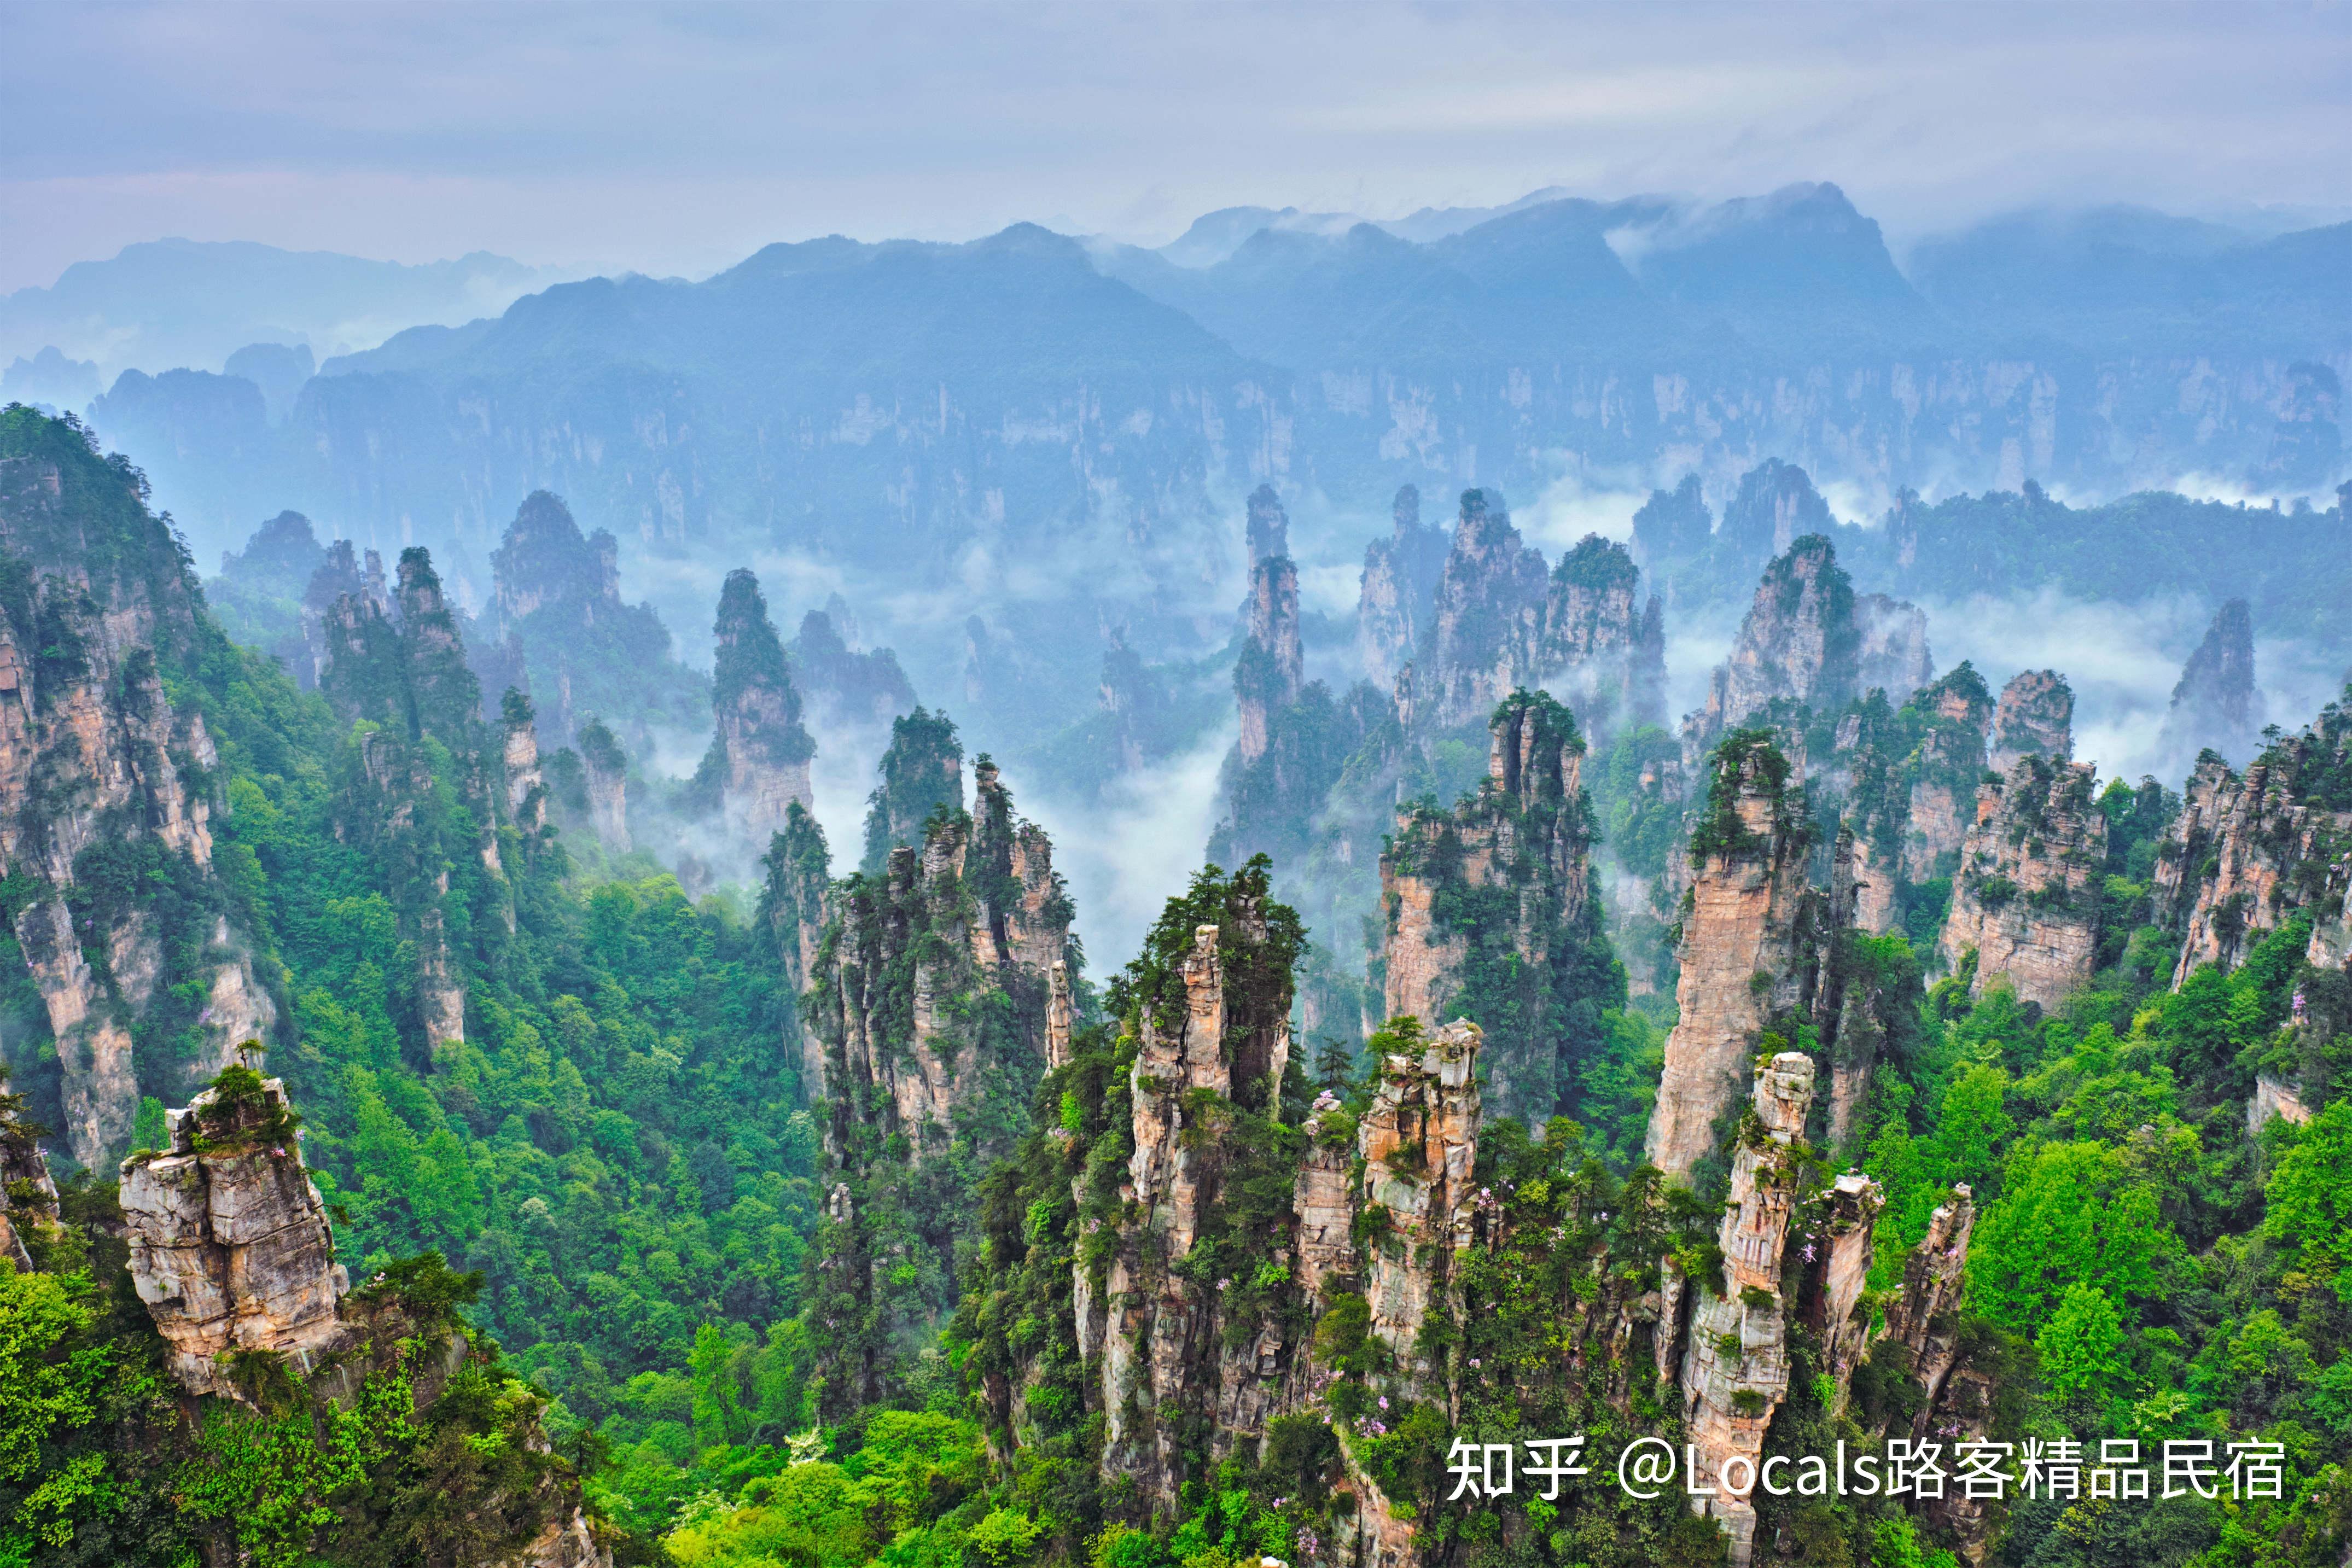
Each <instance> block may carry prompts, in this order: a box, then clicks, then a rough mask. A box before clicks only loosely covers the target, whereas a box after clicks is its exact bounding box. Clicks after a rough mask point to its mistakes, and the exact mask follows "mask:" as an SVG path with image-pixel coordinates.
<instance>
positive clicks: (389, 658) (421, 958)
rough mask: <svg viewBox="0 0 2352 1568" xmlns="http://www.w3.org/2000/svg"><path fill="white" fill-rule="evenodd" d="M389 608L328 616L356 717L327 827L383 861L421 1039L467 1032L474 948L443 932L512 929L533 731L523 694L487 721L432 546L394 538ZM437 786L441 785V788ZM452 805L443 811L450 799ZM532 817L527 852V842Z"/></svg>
mask: <svg viewBox="0 0 2352 1568" xmlns="http://www.w3.org/2000/svg"><path fill="white" fill-rule="evenodd" d="M399 580H400V589H399V594H398V598H397V600H396V601H395V609H396V610H397V611H398V619H397V621H396V622H395V621H394V619H393V618H392V617H390V616H388V615H387V614H386V613H385V612H384V611H383V607H382V606H381V605H380V604H378V603H377V602H376V601H375V600H374V599H373V598H371V597H369V596H367V595H364V594H346V595H344V596H343V597H342V598H341V599H339V600H337V601H335V603H334V604H333V606H331V608H330V609H329V611H328V612H327V615H326V617H325V620H324V622H323V626H324V628H325V634H326V640H327V644H328V649H329V653H328V661H327V666H326V669H325V671H324V673H323V674H321V676H320V691H321V692H322V693H323V694H325V695H326V696H327V698H328V700H329V701H330V702H331V703H332V704H334V706H335V707H336V710H337V712H338V713H339V714H340V715H341V716H342V717H343V718H344V720H345V721H346V722H351V721H363V722H359V723H354V724H353V727H352V735H351V737H349V738H348V740H347V741H346V743H345V746H344V749H343V751H342V753H341V756H340V757H339V758H337V761H336V775H335V784H336V789H337V792H338V799H337V802H336V808H335V812H334V831H335V835H336V837H337V838H339V839H341V840H342V841H344V842H346V843H350V844H353V845H357V846H360V847H362V848H364V849H366V850H367V851H368V852H370V853H371V854H372V855H373V856H374V857H375V859H376V862H377V863H378V864H380V865H381V866H382V867H383V869H384V871H385V872H386V873H387V877H388V882H389V887H388V892H389V893H390V895H391V898H392V903H393V906H394V910H395V911H396V915H397V920H398V925H399V930H400V933H401V936H403V938H404V939H405V940H406V941H407V942H408V943H410V944H411V945H412V946H413V947H414V949H415V955H416V968H415V975H414V994H415V1016H414V1019H413V1020H412V1025H411V1027H413V1028H414V1029H415V1030H416V1031H417V1032H418V1034H420V1035H421V1036H422V1039H423V1040H424V1042H425V1046H426V1048H427V1049H430V1048H432V1047H435V1046H438V1045H441V1044H444V1043H446V1042H449V1041H453V1040H464V1039H465V1038H466V998H467V989H466V985H467V970H468V965H469V963H470V962H471V961H472V960H473V959H474V957H475V956H477V955H476V954H474V953H460V952H457V951H456V950H455V949H454V948H453V946H452V944H451V942H450V939H449V936H448V933H449V930H450V928H451V925H452V922H451V919H450V917H451V915H457V914H460V913H462V915H463V916H464V918H463V919H462V920H461V921H460V922H458V923H457V928H458V929H460V930H465V929H468V928H472V929H475V930H476V931H477V934H478V935H479V927H480V924H481V922H483V921H485V920H488V921H489V922H492V923H494V924H495V925H496V926H497V927H498V928H499V929H500V930H503V931H506V932H511V931H512V930H513V929H514V894H513V889H512V886H511V884H510V883H509V880H508V876H507V867H506V865H505V863H504V860H503V855H502V852H501V851H500V849H499V832H500V830H501V828H503V827H505V826H507V825H509V824H510V823H511V824H513V825H516V826H518V827H521V826H523V822H522V821H520V820H519V819H518V818H517V816H516V815H515V813H516V811H518V810H543V802H544V800H545V793H544V789H543V782H544V781H543V779H540V780H539V781H538V783H536V784H534V782H533V779H534V776H535V775H536V774H537V762H538V741H537V736H536V730H535V727H534V724H533V718H532V715H531V713H530V705H529V704H528V702H527V701H525V700H524V699H522V697H521V696H520V693H514V694H512V695H513V697H514V701H513V703H512V704H502V705H501V707H502V714H503V722H502V724H501V726H500V727H499V728H498V729H496V730H494V729H493V728H492V727H490V726H489V725H488V724H487V723H485V722H484V721H483V719H482V716H481V711H482V700H481V691H480V687H479V686H478V685H477V683H476V679H475V676H474V674H473V671H472V670H471V668H470V667H469V666H468V665H467V662H466V650H465V644H464V640H463V638H462V636H461V635H460V633H459V632H458V629H457V622H456V619H455V617H454V616H453V615H452V614H451V613H450V612H449V609H448V606H447V604H446V601H445V600H444V598H443V596H442V592H441V583H440V580H439V578H438V577H437V576H436V574H435V572H434V570H433V564H432V560H431V559H430V558H429V557H428V556H427V555H426V554H425V551H423V550H421V549H411V550H406V551H404V552H403V553H402V555H401V559H400V570H399ZM445 786H446V790H445V788H444V787H445ZM453 798H454V804H455V805H456V806H457V808H458V809H457V810H452V809H451V807H452V803H453ZM538 843H539V835H538V833H537V831H536V827H535V826H534V827H532V828H531V829H530V831H528V832H527V833H526V834H525V836H524V838H523V840H522V848H523V852H524V853H526V854H530V853H534V852H537V846H538Z"/></svg>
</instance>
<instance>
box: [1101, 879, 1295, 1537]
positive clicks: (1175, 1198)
mask: <svg viewBox="0 0 2352 1568" xmlns="http://www.w3.org/2000/svg"><path fill="white" fill-rule="evenodd" d="M1262 899H1263V894H1262V892H1260V893H1257V894H1250V893H1244V894H1241V895H1240V897H1239V898H1238V899H1237V900H1236V901H1235V904H1234V909H1233V913H1234V915H1238V918H1236V919H1234V920H1233V921H1232V922H1231V923H1230V925H1201V926H1198V927H1196V928H1195V929H1194V930H1193V932H1192V941H1191V944H1190V946H1189V947H1188V948H1187V949H1186V950H1185V951H1184V952H1183V954H1182V955H1181V959H1180V960H1179V961H1178V962H1177V963H1176V964H1175V965H1174V973H1173V975H1172V976H1171V977H1170V978H1171V980H1172V981H1173V982H1174V984H1173V985H1171V986H1155V987H1153V988H1152V989H1151V992H1150V995H1149V996H1148V998H1147V999H1146V1000H1145V1001H1144V1002H1143V1004H1142V1006H1141V1007H1140V1009H1139V1017H1138V1019H1137V1020H1136V1021H1137V1027H1138V1030H1139V1036H1138V1039H1137V1046H1136V1057H1135V1062H1134V1066H1133V1068H1132V1069H1131V1070H1130V1072H1129V1100H1130V1105H1131V1119H1132V1135H1133V1153H1132V1154H1131V1155H1129V1160H1128V1165H1127V1178H1128V1179H1127V1181H1126V1182H1125V1184H1123V1186H1121V1188H1120V1196H1121V1197H1122V1198H1123V1199H1124V1200H1126V1210H1125V1212H1126V1213H1127V1214H1128V1215H1129V1216H1130V1217H1132V1218H1128V1219H1126V1220H1124V1221H1122V1222H1121V1223H1120V1224H1119V1226H1118V1232H1117V1237H1116V1240H1115V1242H1114V1245H1113V1249H1112V1251H1111V1254H1110V1258H1109V1262H1108V1270H1107V1272H1106V1274H1105V1276H1104V1289H1103V1292H1102V1296H1101V1300H1102V1301H1103V1302H1104V1303H1105V1307H1104V1312H1105V1315H1104V1317H1103V1321H1102V1324H1101V1331H1100V1340H1099V1343H1100V1345H1101V1355H1100V1367H1099V1372H1100V1381H1099V1383H1098V1385H1097V1387H1098V1388H1099V1390H1100V1394H1099V1398H1100V1401H1101V1408H1102V1410H1103V1413H1104V1427H1103V1448H1102V1469H1103V1473H1104V1475H1105V1476H1106V1477H1107V1478H1116V1477H1124V1478H1127V1479H1129V1482H1131V1484H1132V1485H1133V1487H1134V1489H1135V1495H1136V1496H1137V1498H1138V1500H1139V1501H1140V1502H1141V1503H1142V1505H1143V1506H1144V1507H1145V1508H1147V1509H1148V1510H1149V1511H1150V1512H1151V1513H1153V1514H1155V1515H1160V1516H1169V1515H1172V1514H1174V1513H1175V1511H1176V1510H1177V1508H1178V1506H1179V1504H1180V1501H1181V1497H1182V1492H1183V1487H1184V1484H1185V1482H1186V1481H1187V1480H1188V1479H1193V1478H1192V1477H1191V1476H1189V1475H1188V1473H1187V1464H1186V1452H1185V1450H1186V1448H1187V1447H1188V1441H1189V1440H1192V1439H1191V1438H1190V1433H1191V1432H1192V1431H1193V1430H1204V1431H1205V1432H1206V1433H1207V1435H1208V1439H1209V1441H1208V1449H1209V1458H1211V1460H1212V1461H1213V1460H1215V1459H1217V1458H1223V1456H1224V1455H1226V1454H1228V1453H1230V1452H1231V1451H1232V1450H1233V1448H1234V1445H1235V1444H1236V1443H1238V1442H1241V1441H1243V1440H1245V1439H1246V1440H1252V1441H1254V1440H1255V1439H1256V1438H1258V1437H1262V1436H1263V1435H1264V1433H1265V1424H1266V1422H1267V1421H1268V1420H1269V1419H1270V1418H1271V1417H1272V1416H1274V1415H1276V1414H1277V1413H1278V1412H1279V1410H1280V1409H1281V1404H1280V1401H1281V1398H1282V1395H1283V1389H1284V1386H1285V1374H1286V1368H1287V1365H1288V1363H1289V1360H1290V1352H1291V1350H1292V1346H1291V1345H1290V1344H1289V1343H1288V1341H1287V1339H1286V1334H1285V1332H1284V1324H1283V1320H1282V1319H1281V1317H1280V1316H1278V1315H1271V1316H1267V1317H1265V1318H1262V1319H1239V1318H1237V1319H1236V1320H1235V1321H1234V1322H1230V1323H1229V1322H1227V1321H1226V1317H1225V1312H1224V1310H1223V1308H1224V1301H1223V1293H1224V1291H1225V1289H1226V1288H1228V1287H1230V1285H1231V1284H1232V1281H1231V1280H1226V1281H1223V1282H1222V1283H1221V1284H1216V1285H1212V1284H1209V1283H1206V1282H1204V1281H1199V1280H1196V1279H1193V1278H1192V1277H1191V1275H1190V1273H1189V1272H1188V1271H1186V1270H1183V1269H1182V1268H1181V1265H1182V1264H1183V1262H1184V1260H1186V1259H1187V1258H1188V1257H1189V1256H1190V1255H1191V1253H1192V1249H1193V1246H1194V1244H1195V1243H1196V1242H1197V1241H1198V1240H1199V1239H1200V1236H1201V1233H1202V1226H1203V1225H1204V1224H1205V1223H1206V1222H1207V1221H1208V1220H1209V1219H1210V1218H1211V1217H1212V1216H1213V1215H1214V1214H1215V1212H1216V1205H1217V1202H1218V1197H1219V1194H1220V1190H1221V1184H1222V1182H1223V1179H1224V1177H1225V1176H1226V1174H1227V1170H1228V1167H1229V1166H1230V1165H1231V1164H1232V1163H1233V1161H1234V1159H1235V1158H1236V1157H1237V1151H1236V1150H1234V1148H1232V1147H1230V1146H1229V1145H1228V1142H1227V1139H1228V1137H1229V1136H1230V1135H1231V1128H1232V1125H1233V1118H1234V1108H1235V1107H1242V1108H1245V1109H1248V1110H1252V1111H1256V1112H1261V1113H1262V1112H1264V1111H1265V1110H1266V1109H1269V1108H1271V1107H1272V1106H1273V1105H1274V1104H1276V1103H1278V1100H1279V1097H1280V1093H1281V1081H1282V1073H1283V1071H1284V1066H1285V1063H1286V1059H1287V1057H1288V1054H1289V1045H1290V1040H1289V1021H1288V1020H1289V1015H1290V1008H1291V1003H1292V1000H1293V996H1292V986H1291V980H1290V974H1289V964H1288V962H1287V960H1286V959H1283V960H1282V961H1279V962H1276V963H1275V964H1272V965H1269V964H1267V963H1266V962H1265V954H1266V952H1267V950H1268V948H1269V944H1270V939H1271V936H1272V933H1271V932H1270V931H1269V929H1268V928H1267V926H1266V925H1265V921H1264V920H1263V918H1262V916H1261V915H1260V914H1259V911H1260V909H1261V908H1262V906H1263V905H1262ZM1274 1256H1275V1260H1276V1261H1286V1260H1287V1251H1286V1249H1282V1250H1277V1251H1276V1253H1275V1255H1274ZM1078 1267H1079V1269H1080V1270H1081V1271H1082V1272H1083V1271H1084V1270H1085V1265H1084V1264H1083V1263H1081V1264H1079V1265H1078ZM1080 1283H1081V1286H1082V1289H1083V1288H1084V1281H1081V1282H1080ZM1082 1332H1084V1331H1082Z"/></svg>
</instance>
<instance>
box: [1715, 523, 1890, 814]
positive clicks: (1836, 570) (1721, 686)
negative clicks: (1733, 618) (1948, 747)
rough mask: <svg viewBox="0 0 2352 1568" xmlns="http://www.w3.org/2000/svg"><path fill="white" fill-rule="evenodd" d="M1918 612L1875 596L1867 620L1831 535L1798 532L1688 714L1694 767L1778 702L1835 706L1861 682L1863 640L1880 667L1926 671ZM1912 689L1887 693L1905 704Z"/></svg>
mask: <svg viewBox="0 0 2352 1568" xmlns="http://www.w3.org/2000/svg"><path fill="white" fill-rule="evenodd" d="M1917 616H1918V612H1916V611H1915V610H1913V609H1912V608H1911V606H1909V605H1907V604H1901V603H1898V602H1896V601H1892V600H1880V599H1875V598H1874V600H1873V601H1872V603H1871V608H1870V610H1869V613H1868V616H1867V619H1865V617H1864V613H1863V612H1862V611H1861V610H1860V609H1858V608H1857V601H1856V600H1855V597H1854V591H1853V582H1852V580H1849V579H1848V578H1847V576H1846V574H1845V570H1844V569H1843V567H1841V566H1839V565H1838V563H1837V551H1836V549H1834V548H1833V547H1832V545H1831V543H1830V541H1829V539H1828V538H1826V537H1825V536H1823V535H1821V534H1807V535H1805V536H1803V537H1802V538H1799V539H1797V540H1796V541H1795V542H1793V543H1792V544H1790V546H1789V547H1788V549H1787V551H1786V553H1784V554H1781V555H1779V556H1776V557H1774V559H1772V561H1771V563H1770V564H1769V566H1767V567H1766V568H1765V569H1764V576H1763V580H1761V581H1760V582H1759V584H1758V585H1757V589H1756V598H1755V601H1753V602H1752V603H1751V604H1750V605H1749V606H1748V614H1747V616H1746V618H1745V619H1743V620H1742V621H1741V622H1740V623H1739V636H1738V640H1737V641H1735V642H1734V643H1732V646H1731V656H1730V657H1729V658H1728V659H1727V660H1726V661H1725V662H1724V663H1723V664H1720V665H1718V666H1717V669H1716V671H1715V673H1714V675H1713V676H1712V678H1711V679H1710V681H1709V683H1708V686H1707V695H1706V702H1705V704H1704V705H1702V706H1700V707H1699V708H1698V709H1697V710H1696V711H1695V712H1693V713H1691V714H1690V715H1688V716H1685V718H1684V720H1683V754H1684V762H1685V766H1686V767H1690V768H1693V769H1694V770H1696V767H1697V764H1698V760H1699V758H1701V757H1703V756H1704V755H1705V753H1706V750H1707V748H1708V747H1712V746H1713V745H1714V744H1715V742H1716V740H1717V738H1718V737H1721V736H1723V735H1724V734H1726V733H1727V732H1728V731H1730V730H1733V729H1737V728H1738V727H1740V726H1741V725H1743V724H1745V723H1747V722H1748V720H1750V719H1752V718H1754V717H1756V716H1758V715H1759V714H1762V713H1764V712H1765V711H1766V710H1767V709H1769V708H1770V707H1772V706H1773V705H1775V704H1776V703H1782V702H1789V703H1798V704H1802V705H1803V706H1807V707H1810V708H1812V709H1814V710H1815V711H1817V712H1830V711H1833V710H1835V709H1836V708H1838V707H1839V706H1842V705H1843V704H1844V703H1845V702H1846V701H1847V700H1848V699H1850V698H1852V697H1853V696H1854V695H1857V694H1858V693H1859V692H1860V691H1862V690H1863V689H1864V685H1863V675H1864V650H1865V646H1867V647H1868V649H1869V651H1870V657H1871V664H1870V669H1871V673H1872V674H1874V675H1878V676H1887V677H1890V678H1892V679H1894V680H1895V681H1896V683H1897V684H1901V683H1902V682H1905V681H1908V680H1910V677H1911V676H1912V675H1915V674H1916V675H1920V676H1922V677H1924V675H1925V674H1926V673H1927V670H1928V669H1929V668H1930V667H1931V662H1930V661H1929V660H1928V657H1927V645H1926V632H1925V627H1924V623H1923V622H1918V621H1917V619H1916V618H1917ZM1913 632H1916V634H1917V635H1916V643H1917V645H1916V649H1913V648H1912V647H1911V646H1910V644H1911V643H1912V641H1913V637H1912V634H1913ZM1866 633H1867V637H1866V635H1865V634H1866ZM1918 684H1921V683H1919V682H1913V683H1912V685H1918ZM1910 689H1911V687H1910V686H1909V685H1906V686H1905V687H1904V690H1903V691H1902V692H1900V693H1896V692H1894V691H1891V690H1890V692H1889V694H1888V695H1889V697H1890V699H1891V700H1893V701H1895V702H1900V701H1902V700H1903V699H1904V698H1905V697H1907V696H1908V695H1909V693H1910Z"/></svg>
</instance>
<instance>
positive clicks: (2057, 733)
mask: <svg viewBox="0 0 2352 1568" xmlns="http://www.w3.org/2000/svg"><path fill="white" fill-rule="evenodd" d="M2021 757H2039V758H2044V759H2045V760H2048V761H2051V762H2067V761H2071V760H2073V758H2074V687H2072V686H2070V685H2067V684H2066V677H2065V676H2063V675H2062V674H2059V673H2058V672H2057V671H2055V670H2026V671H2023V672H2021V673H2020V674H2016V675H2012V676H2011V677H2010V682H2009V685H2005V686H2003V687H2001V688H2000V706H1998V707H1997V708H1995V709H1994V710H1993V716H1992V738H1991V740H1990V743H1989V750H1988V756H1987V760H1988V762H1989V765H1990V767H1991V768H1992V770H1993V771H1994V772H1995V773H1998V774H2000V776H2001V777H2002V778H2004V779H2006V778H2008V777H2009V773H2010V769H2011V768H2015V767H2016V766H2017V761H2018V758H2021Z"/></svg>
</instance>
